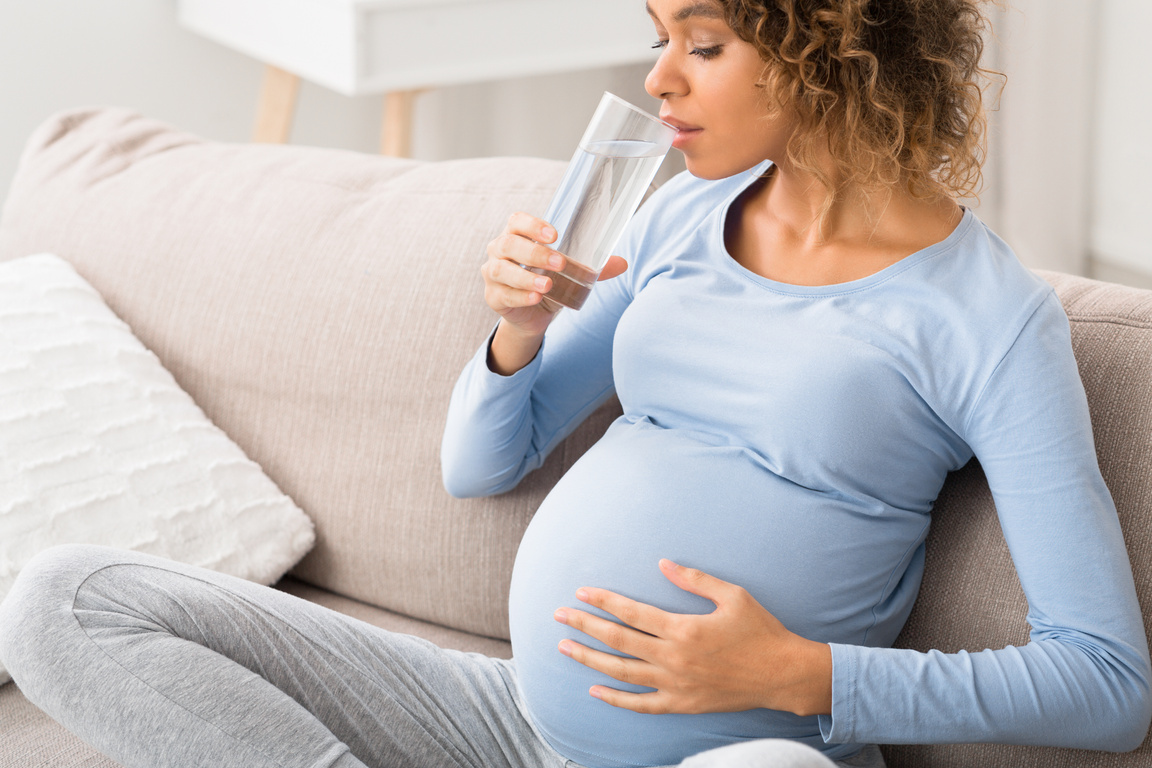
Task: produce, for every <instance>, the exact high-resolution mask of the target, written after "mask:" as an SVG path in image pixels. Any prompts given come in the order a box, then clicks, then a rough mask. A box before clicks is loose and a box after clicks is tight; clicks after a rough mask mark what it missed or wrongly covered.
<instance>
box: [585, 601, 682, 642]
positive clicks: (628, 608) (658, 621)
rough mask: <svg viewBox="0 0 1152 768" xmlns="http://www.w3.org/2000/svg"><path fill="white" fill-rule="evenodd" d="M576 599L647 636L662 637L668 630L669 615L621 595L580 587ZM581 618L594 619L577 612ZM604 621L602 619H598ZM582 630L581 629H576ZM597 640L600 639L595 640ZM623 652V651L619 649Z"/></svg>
mask: <svg viewBox="0 0 1152 768" xmlns="http://www.w3.org/2000/svg"><path fill="white" fill-rule="evenodd" d="M576 597H578V598H580V600H582V601H583V602H585V603H588V605H591V606H594V607H596V608H599V609H600V610H602V611H604V612H606V613H610V614H612V615H613V616H615V617H616V618H618V619H620V621H622V622H624V624H626V625H627V626H629V627H633V628H635V629H638V630H640V631H641V632H645V633H647V634H649V635H654V636H656V637H663V636H664V633H665V632H666V631H667V628H668V621H669V619H670V616H669V614H667V613H665V612H664V611H662V610H660V609H659V608H655V607H653V606H651V605H647V604H645V603H640V602H637V601H635V600H630V599H629V598H627V597H624V596H623V595H618V594H616V593H615V592H609V591H608V590H606V589H594V588H591V587H581V588H580V589H578V590H576ZM576 613H579V614H581V615H583V616H588V617H589V618H590V619H593V618H596V617H594V616H592V615H591V614H587V613H584V612H583V611H577V612H576ZM598 620H599V621H604V620H603V619H598ZM605 623H606V624H611V625H612V626H619V625H618V624H616V623H614V622H610V621H606V622H605ZM577 628H578V629H582V628H581V627H577ZM596 639H597V640H599V639H601V638H596ZM621 650H623V649H621Z"/></svg>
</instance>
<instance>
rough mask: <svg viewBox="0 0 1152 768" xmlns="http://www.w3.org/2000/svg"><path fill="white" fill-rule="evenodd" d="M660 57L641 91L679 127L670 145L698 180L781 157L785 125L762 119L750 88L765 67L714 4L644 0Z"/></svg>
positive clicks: (761, 100)
mask: <svg viewBox="0 0 1152 768" xmlns="http://www.w3.org/2000/svg"><path fill="white" fill-rule="evenodd" d="M648 13H649V15H650V16H651V17H652V21H653V22H654V23H655V25H656V34H657V36H658V37H659V39H660V43H659V44H660V45H661V46H662V47H663V52H662V53H661V54H660V59H659V60H658V61H657V62H656V66H654V67H653V68H652V71H651V72H650V73H649V74H648V78H647V80H645V83H644V85H645V88H647V90H648V93H649V94H651V95H652V96H654V97H655V98H658V99H662V100H663V101H664V104H663V106H662V108H661V110H660V117H662V118H664V119H665V120H667V121H668V122H670V123H672V124H673V125H675V126H676V127H677V128H680V133H679V134H678V135H677V136H676V141H675V143H674V144H673V146H675V147H676V148H677V149H679V150H680V151H681V152H683V153H684V160H685V163H686V164H687V166H688V170H689V171H690V172H691V173H692V174H693V175H694V176H698V177H700V178H704V179H721V178H725V177H727V176H732V175H734V174H737V173H740V172H741V171H746V170H748V169H749V168H751V167H753V166H755V165H756V164H758V163H760V162H761V161H763V160H765V159H771V160H773V161H776V162H778V161H779V160H781V159H782V158H783V156H784V151H785V148H786V146H787V142H788V136H789V134H790V130H791V126H790V121H788V120H786V119H784V120H782V119H781V117H780V116H779V112H780V110H774V113H775V116H774V117H772V118H769V117H768V114H769V111H768V107H767V104H766V102H765V96H764V89H763V88H760V87H758V86H757V83H758V82H759V81H760V78H761V76H762V73H763V67H764V62H763V61H762V60H761V59H760V54H759V53H757V52H756V48H755V47H753V46H752V44H751V43H747V42H745V41H744V40H741V39H740V37H739V36H738V35H737V34H736V33H735V32H734V31H733V30H732V28H731V27H729V26H728V24H727V23H726V22H725V21H724V12H723V10H722V9H721V7H720V4H719V3H718V2H716V0H648Z"/></svg>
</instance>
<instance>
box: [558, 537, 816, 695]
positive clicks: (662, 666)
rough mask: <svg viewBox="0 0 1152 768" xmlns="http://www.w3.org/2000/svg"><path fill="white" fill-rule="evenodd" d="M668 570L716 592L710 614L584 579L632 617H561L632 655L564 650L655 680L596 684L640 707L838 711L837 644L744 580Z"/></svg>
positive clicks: (612, 608) (595, 690)
mask: <svg viewBox="0 0 1152 768" xmlns="http://www.w3.org/2000/svg"><path fill="white" fill-rule="evenodd" d="M660 570H661V572H662V573H663V574H664V576H665V577H666V578H667V579H668V580H669V581H670V582H672V583H673V584H674V585H675V586H677V587H679V588H680V589H682V590H685V591H687V592H691V593H693V594H696V595H699V596H701V597H703V598H705V599H707V600H711V601H712V602H713V603H715V605H716V610H714V611H712V612H711V613H706V614H703V615H699V614H679V613H669V612H667V611H662V610H660V609H658V608H655V607H653V606H651V605H646V604H644V603H640V602H637V601H635V600H630V599H628V598H626V597H623V596H621V595H619V594H616V593H615V592H610V591H608V590H604V589H595V588H591V587H581V588H580V589H579V590H577V592H576V596H577V598H579V599H580V600H582V601H583V602H585V603H587V604H588V605H591V606H594V607H596V608H599V609H601V610H603V611H606V612H607V613H609V614H611V615H613V616H615V617H616V618H618V619H619V620H620V621H621V622H623V624H617V623H615V622H612V621H608V620H606V619H603V618H600V617H598V616H594V615H593V614H591V613H589V612H587V611H582V610H578V609H575V608H560V609H558V610H557V611H556V613H555V618H556V620H557V621H559V622H561V623H563V624H567V625H568V626H570V627H572V628H573V629H576V630H578V631H580V632H582V633H584V634H586V635H588V636H589V637H592V638H595V639H596V640H599V641H600V642H602V643H604V644H605V645H606V646H608V647H609V648H612V649H614V650H616V651H619V652H620V653H624V654H628V656H632V657H635V658H625V657H622V656H617V655H614V654H610V653H603V652H601V651H597V650H594V649H592V648H588V647H587V646H584V645H582V644H580V643H576V642H573V641H571V640H563V641H561V643H560V646H559V650H560V652H561V653H563V654H565V655H566V656H570V657H571V658H572V659H574V660H575V661H578V662H580V663H581V664H584V665H585V666H587V667H590V668H592V669H595V670H597V671H599V672H602V673H604V674H606V675H608V676H609V677H612V678H613V679H616V680H619V681H621V682H624V683H629V684H632V685H639V686H645V687H648V688H653V689H655V690H653V691H650V692H647V693H629V692H625V691H620V690H616V689H614V688H609V687H607V686H603V685H594V686H592V688H591V689H589V694H591V695H592V696H594V697H596V698H598V699H601V700H602V701H604V702H606V703H608V704H611V705H612V706H614V707H621V708H624V709H630V710H633V711H635V712H642V713H651V714H663V713H682V714H700V713H706V712H739V711H743V710H748V709H756V708H767V709H776V710H782V711H787V712H794V713H796V714H798V715H815V714H830V713H831V711H832V652H831V649H830V648H829V646H828V645H826V644H824V643H817V642H814V641H811V640H806V639H805V638H803V637H801V636H799V635H797V634H794V633H792V632H789V631H788V630H787V629H786V628H785V627H784V625H783V624H781V623H780V621H779V620H777V619H776V617H775V616H773V615H772V614H771V613H769V612H768V611H767V610H766V609H765V608H764V607H763V606H762V605H760V603H758V602H757V601H756V600H755V598H753V597H752V596H751V595H750V594H749V593H748V592H747V591H746V590H745V589H743V588H742V587H739V586H737V585H735V584H731V583H729V582H726V581H722V580H720V579H718V578H716V577H714V576H710V575H708V574H706V573H703V572H702V571H698V570H696V569H693V568H685V567H683V566H680V565H677V564H675V563H673V562H671V561H670V560H661V561H660Z"/></svg>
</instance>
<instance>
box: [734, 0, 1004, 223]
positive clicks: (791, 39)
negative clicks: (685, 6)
mask: <svg viewBox="0 0 1152 768" xmlns="http://www.w3.org/2000/svg"><path fill="white" fill-rule="evenodd" d="M718 2H719V4H720V5H721V6H722V7H723V9H724V12H725V15H726V20H727V22H728V24H729V26H731V27H732V29H733V30H735V32H736V34H737V35H739V36H740V38H741V39H743V40H745V41H746V42H749V43H751V44H753V45H754V46H755V47H756V48H757V50H758V51H759V53H760V57H761V58H762V59H763V60H764V62H765V69H764V75H763V77H762V80H761V83H760V85H761V86H762V87H763V88H765V89H766V90H765V93H766V95H767V96H768V103H769V104H770V105H771V104H777V105H787V106H788V109H789V110H790V111H791V112H792V114H793V115H794V117H795V118H796V119H797V121H798V128H799V130H797V131H796V132H795V134H794V136H793V140H792V142H791V143H790V145H789V147H788V159H789V161H790V162H792V163H793V164H795V165H796V166H797V167H798V168H801V169H804V170H807V171H809V172H811V173H813V174H814V175H815V176H816V178H817V179H819V180H820V182H821V183H822V184H823V185H824V186H825V188H826V189H827V190H828V200H827V202H826V204H825V211H827V210H828V209H829V208H830V207H831V205H832V202H833V199H834V197H835V195H836V194H837V192H838V190H839V189H840V188H842V187H840V186H839V185H837V184H834V182H833V180H832V179H830V178H829V177H828V176H827V174H825V173H823V172H821V170H820V169H819V168H818V167H817V165H816V162H815V158H816V156H817V153H818V152H820V151H822V149H823V147H821V146H819V145H818V144H817V142H826V144H825V146H826V147H827V149H828V150H829V151H830V153H831V155H832V158H833V159H834V161H835V163H836V169H835V171H836V173H837V180H838V181H839V183H840V185H847V184H855V185H858V186H861V187H863V188H865V189H878V188H882V187H891V186H893V185H897V184H900V185H903V186H904V188H905V189H906V190H907V191H908V192H909V193H911V194H912V195H914V196H915V197H917V198H922V199H932V198H938V197H943V196H949V195H954V196H958V197H965V196H973V197H974V196H976V195H977V194H978V193H979V191H980V188H981V186H982V176H981V165H982V163H983V160H984V156H985V154H986V133H987V118H986V116H985V110H984V86H985V84H986V83H987V81H988V77H989V76H990V75H997V74H998V73H994V72H992V71H991V70H987V69H984V68H983V67H981V65H980V59H981V55H982V54H983V50H984V39H983V32H984V30H985V27H986V25H987V22H986V20H985V17H984V15H983V14H982V13H981V9H980V5H982V4H983V2H982V0H718Z"/></svg>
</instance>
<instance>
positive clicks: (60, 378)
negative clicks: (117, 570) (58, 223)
mask: <svg viewBox="0 0 1152 768" xmlns="http://www.w3.org/2000/svg"><path fill="white" fill-rule="evenodd" d="M314 540H315V534H314V532H313V528H312V522H311V520H309V519H308V517H307V516H306V515H305V514H304V513H303V512H302V511H301V510H300V509H299V508H298V507H297V506H296V505H295V504H294V503H293V502H292V501H291V499H289V498H288V497H287V496H285V495H284V494H283V493H281V492H280V490H279V489H278V488H277V487H276V486H275V484H273V482H272V481H271V480H270V479H268V477H267V476H266V475H265V474H264V472H263V471H262V470H261V469H260V467H259V466H258V465H257V464H255V463H254V462H252V461H251V460H249V459H248V458H247V457H246V456H245V455H244V453H243V451H241V450H240V448H239V447H238V446H237V445H236V444H235V443H233V442H232V441H231V440H230V439H229V438H228V437H227V436H226V435H225V434H224V433H223V432H222V431H221V430H220V429H218V428H217V427H216V426H214V425H213V424H212V423H211V422H210V421H209V420H208V418H207V417H206V416H205V415H204V413H203V412H202V411H201V410H200V409H199V408H198V407H197V406H196V404H195V403H194V402H193V401H192V398H191V397H189V396H188V395H187V394H186V393H185V392H184V391H183V390H182V389H180V387H179V386H178V385H177V384H176V380H175V379H173V378H172V376H171V374H169V373H168V371H166V370H165V369H164V368H163V367H162V366H161V364H160V361H159V360H158V359H157V358H156V356H155V355H153V354H152V353H151V352H149V351H148V350H147V349H145V348H144V345H143V344H141V343H140V342H139V340H137V339H136V337H135V336H133V335H132V331H131V330H130V329H129V328H128V326H127V325H125V324H124V323H123V322H122V321H121V320H120V319H119V318H117V317H116V315H115V314H113V313H112V311H111V310H110V309H109V308H108V307H107V306H106V305H105V304H104V301H103V300H102V299H101V298H100V296H99V294H97V292H96V291H95V290H94V289H93V288H92V286H90V285H89V284H88V283H87V282H86V281H85V280H84V279H83V278H82V277H80V275H78V274H77V273H76V271H75V270H74V269H73V268H72V266H71V265H70V264H68V263H67V262H66V261H64V260H63V259H60V258H58V257H56V256H53V255H49V254H41V255H37V256H28V257H26V258H22V259H16V260H14V261H9V262H5V263H2V264H0V599H3V597H4V596H5V595H6V594H7V593H8V590H9V589H10V588H11V587H12V582H13V581H15V579H16V574H17V573H18V572H19V570H20V568H21V567H22V566H23V565H24V564H25V563H27V562H28V560H30V559H31V558H32V556H33V555H35V554H36V553H37V552H39V551H40V550H42V549H45V548H46V547H49V546H52V545H54V544H65V543H79V542H85V543H92V544H104V545H107V546H113V547H121V548H124V549H133V550H138V551H141V552H150V553H152V554H156V555H161V556H164V557H168V558H172V559H174V560H180V561H182V562H186V563H192V564H194V565H199V566H204V567H206V568H212V569H214V570H217V571H222V572H224V573H229V574H232V575H235V576H240V577H242V578H245V579H250V580H252V581H257V582H260V583H263V584H271V583H273V582H274V581H276V580H277V579H279V578H280V577H281V576H282V575H283V574H284V573H285V572H286V571H287V570H288V569H289V568H291V567H292V566H293V565H294V564H295V563H296V562H297V561H298V560H299V559H300V558H301V557H303V556H304V554H305V553H306V552H307V551H308V550H309V548H311V546H312V544H313V542H314ZM8 679H9V677H8V674H7V673H6V672H5V671H4V669H3V667H0V684H3V683H4V682H7V680H8Z"/></svg>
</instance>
